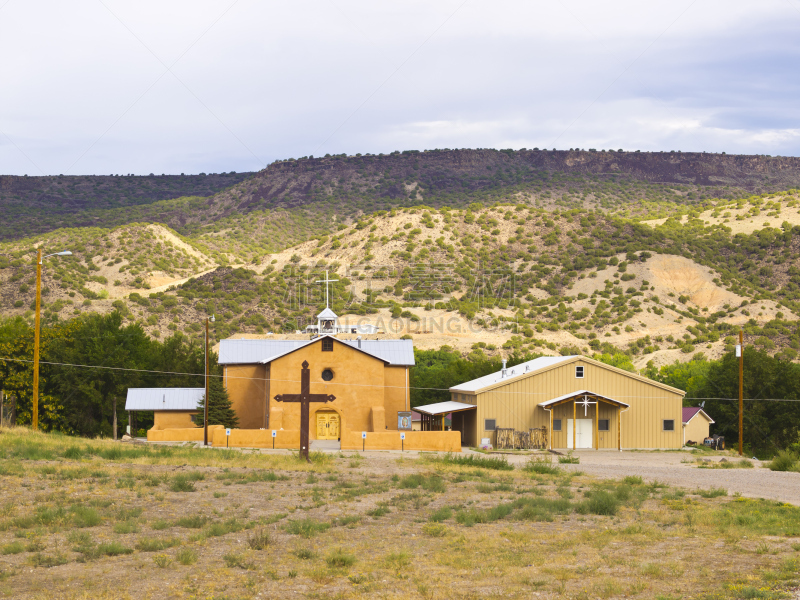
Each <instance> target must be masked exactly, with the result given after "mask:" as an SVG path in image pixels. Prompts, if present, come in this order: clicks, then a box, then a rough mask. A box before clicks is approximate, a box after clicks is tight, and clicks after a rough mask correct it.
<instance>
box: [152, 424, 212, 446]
mask: <svg viewBox="0 0 800 600" xmlns="http://www.w3.org/2000/svg"><path fill="white" fill-rule="evenodd" d="M220 431H222V435H223V437H224V436H225V428H224V427H223V426H222V425H209V426H208V441H209V443H210V442H211V440H212V439H213V436H214V435H216V434H218V433H219V432H220ZM147 441H148V442H202V441H203V428H202V427H194V428H192V429H181V428H171V429H150V430H149V431H148V432H147Z"/></svg>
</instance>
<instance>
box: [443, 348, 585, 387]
mask: <svg viewBox="0 0 800 600" xmlns="http://www.w3.org/2000/svg"><path fill="white" fill-rule="evenodd" d="M573 358H575V357H574V356H540V357H539V358H535V359H533V360H529V361H528V362H524V363H520V364H518V365H514V366H513V367H508V368H507V369H506V374H505V377H504V376H503V371H502V370H500V371H497V372H496V373H490V374H489V375H484V376H483V377H478V378H477V379H473V380H472V381H466V382H464V383H460V384H458V385H454V386H453V387H451V388H450V391H451V392H478V391H480V390H482V389H483V388H486V387H489V386H490V385H494V384H495V383H500V382H501V381H502V382H503V383H505V382H507V381H513V380H515V379H516V378H519V377H522V376H524V375H529V374H531V373H533V372H534V371H538V370H539V369H544V368H546V367H552V366H553V365H557V364H558V363H561V362H565V361H568V360H572V359H573Z"/></svg>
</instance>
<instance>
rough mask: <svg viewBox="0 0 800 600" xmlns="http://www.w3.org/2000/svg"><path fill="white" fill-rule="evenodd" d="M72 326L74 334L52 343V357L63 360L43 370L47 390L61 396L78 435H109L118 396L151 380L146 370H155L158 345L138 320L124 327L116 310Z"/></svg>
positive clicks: (65, 411) (61, 337)
mask: <svg viewBox="0 0 800 600" xmlns="http://www.w3.org/2000/svg"><path fill="white" fill-rule="evenodd" d="M70 324H71V326H72V327H73V331H72V332H71V335H69V336H59V337H56V338H54V339H53V340H52V341H51V342H50V343H49V344H48V348H47V354H46V356H47V357H48V360H49V361H51V362H53V363H61V364H54V365H47V369H44V370H43V372H44V379H45V381H46V382H47V383H46V389H47V390H48V392H49V393H50V394H52V395H53V396H55V397H57V398H59V401H60V403H61V404H62V405H63V410H64V415H65V418H66V419H67V422H68V423H69V427H70V428H71V429H72V430H73V431H74V432H75V433H78V434H80V435H90V436H96V435H105V436H110V435H111V422H112V414H113V398H114V397H115V396H116V397H117V398H120V399H122V398H124V397H125V394H126V393H127V389H128V388H129V387H142V386H146V385H147V384H151V383H150V379H152V377H151V376H149V374H148V373H147V371H152V370H153V369H152V361H153V356H154V355H156V354H157V352H156V350H157V346H158V345H159V343H158V342H153V341H151V340H150V338H148V336H147V334H146V333H145V331H144V329H143V328H142V327H141V326H140V325H138V324H130V325H127V326H124V327H123V326H122V316H121V315H120V314H119V312H116V311H115V312H113V313H110V314H107V315H99V314H90V315H86V316H84V317H81V318H79V319H75V320H74V321H71V322H70ZM72 365H75V366H72ZM78 365H87V366H88V367H86V366H78ZM43 366H44V365H43ZM151 385H152V384H151Z"/></svg>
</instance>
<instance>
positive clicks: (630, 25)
mask: <svg viewBox="0 0 800 600" xmlns="http://www.w3.org/2000/svg"><path fill="white" fill-rule="evenodd" d="M798 17H800V5H798V4H796V3H795V4H792V3H790V2H787V3H773V4H765V3H752V2H747V1H743V0H735V1H729V2H722V1H720V0H716V1H704V2H692V1H691V0H685V1H684V2H681V3H675V2H666V1H658V2H648V3H641V2H633V1H622V0H612V1H609V2H604V3H597V2H588V1H583V0H581V1H575V0H560V1H559V2H555V3H531V2H522V1H505V2H504V1H498V2H493V3H478V2H475V1H472V0H471V1H468V2H466V3H465V2H463V0H452V1H451V0H443V1H441V2H436V3H431V2H422V1H409V2H402V3H400V2H383V3H374V2H365V1H362V0H358V1H355V0H354V1H344V0H324V1H323V0H319V1H318V2H310V3H280V4H278V3H273V4H268V3H263V2H258V1H256V0H195V1H194V2H188V1H186V0H174V1H172V2H169V3H164V2H156V1H155V0H141V1H140V2H136V3H131V2H125V1H123V0H103V1H102V2H99V1H96V0H76V2H70V3H63V2H56V1H55V0H34V1H32V2H20V1H17V0H12V2H10V3H8V4H7V5H5V7H4V8H2V9H0V56H2V57H3V60H2V61H0V81H2V82H3V93H2V94H1V95H0V132H2V133H1V134H0V171H2V172H4V173H31V174H38V173H39V170H41V172H45V173H65V172H71V173H123V172H124V173H129V172H134V173H149V172H159V173H160V172H171V173H179V172H199V171H206V172H218V171H231V170H236V171H244V170H254V169H258V168H261V167H263V166H264V164H266V163H268V162H271V161H272V160H275V159H279V158H285V157H291V156H294V157H297V156H304V155H308V154H317V155H319V154H325V153H341V152H347V153H356V152H361V153H365V152H372V153H379V152H390V151H393V150H397V149H401V150H402V149H411V148H419V149H423V148H436V147H439V148H445V147H450V148H454V147H459V148H462V147H497V148H505V147H523V146H524V147H535V146H538V147H548V148H550V147H559V148H569V147H580V148H589V147H596V148H603V147H605V148H626V149H642V150H670V149H676V150H677V149H680V150H685V151H688V150H706V151H726V152H729V153H733V152H741V153H759V154H761V153H764V154H795V155H796V154H798V150H800V140H798V135H797V131H798V129H799V128H800V114H799V113H800V109H799V108H798V107H797V105H796V98H797V95H798V86H799V85H800V83H798V80H797V77H796V74H795V71H796V65H797V64H798V62H800V61H799V60H798V59H800V19H798Z"/></svg>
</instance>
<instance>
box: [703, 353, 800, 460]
mask: <svg viewBox="0 0 800 600" xmlns="http://www.w3.org/2000/svg"><path fill="white" fill-rule="evenodd" d="M692 395H693V396H694V397H695V398H709V400H706V406H705V411H706V412H707V413H708V414H709V416H710V417H711V418H712V419H714V421H716V424H715V425H714V432H715V433H718V434H720V435H724V436H725V440H726V443H727V445H728V446H729V447H730V446H732V445H734V444H735V443H736V442H737V441H738V438H739V403H738V401H737V399H738V397H739V359H738V358H736V356H735V355H734V353H733V352H729V353H728V354H726V355H725V356H723V357H722V359H721V360H718V361H714V362H711V363H710V364H709V367H708V372H707V374H706V376H705V377H704V378H703V379H702V381H700V382H698V384H697V385H696V387H693V389H692ZM744 397H745V398H746V399H747V400H745V403H744V445H745V448H746V452H747V453H748V454H750V453H754V454H757V455H761V456H771V455H773V454H775V453H776V452H777V451H778V450H781V449H784V448H788V447H789V446H791V445H792V444H795V443H797V442H798V440H800V402H781V401H776V400H798V399H800V365H797V364H794V363H792V362H789V361H785V360H780V359H777V358H773V357H771V356H769V355H768V354H767V353H765V352H761V351H759V350H756V349H754V348H751V347H745V349H744Z"/></svg>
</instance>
